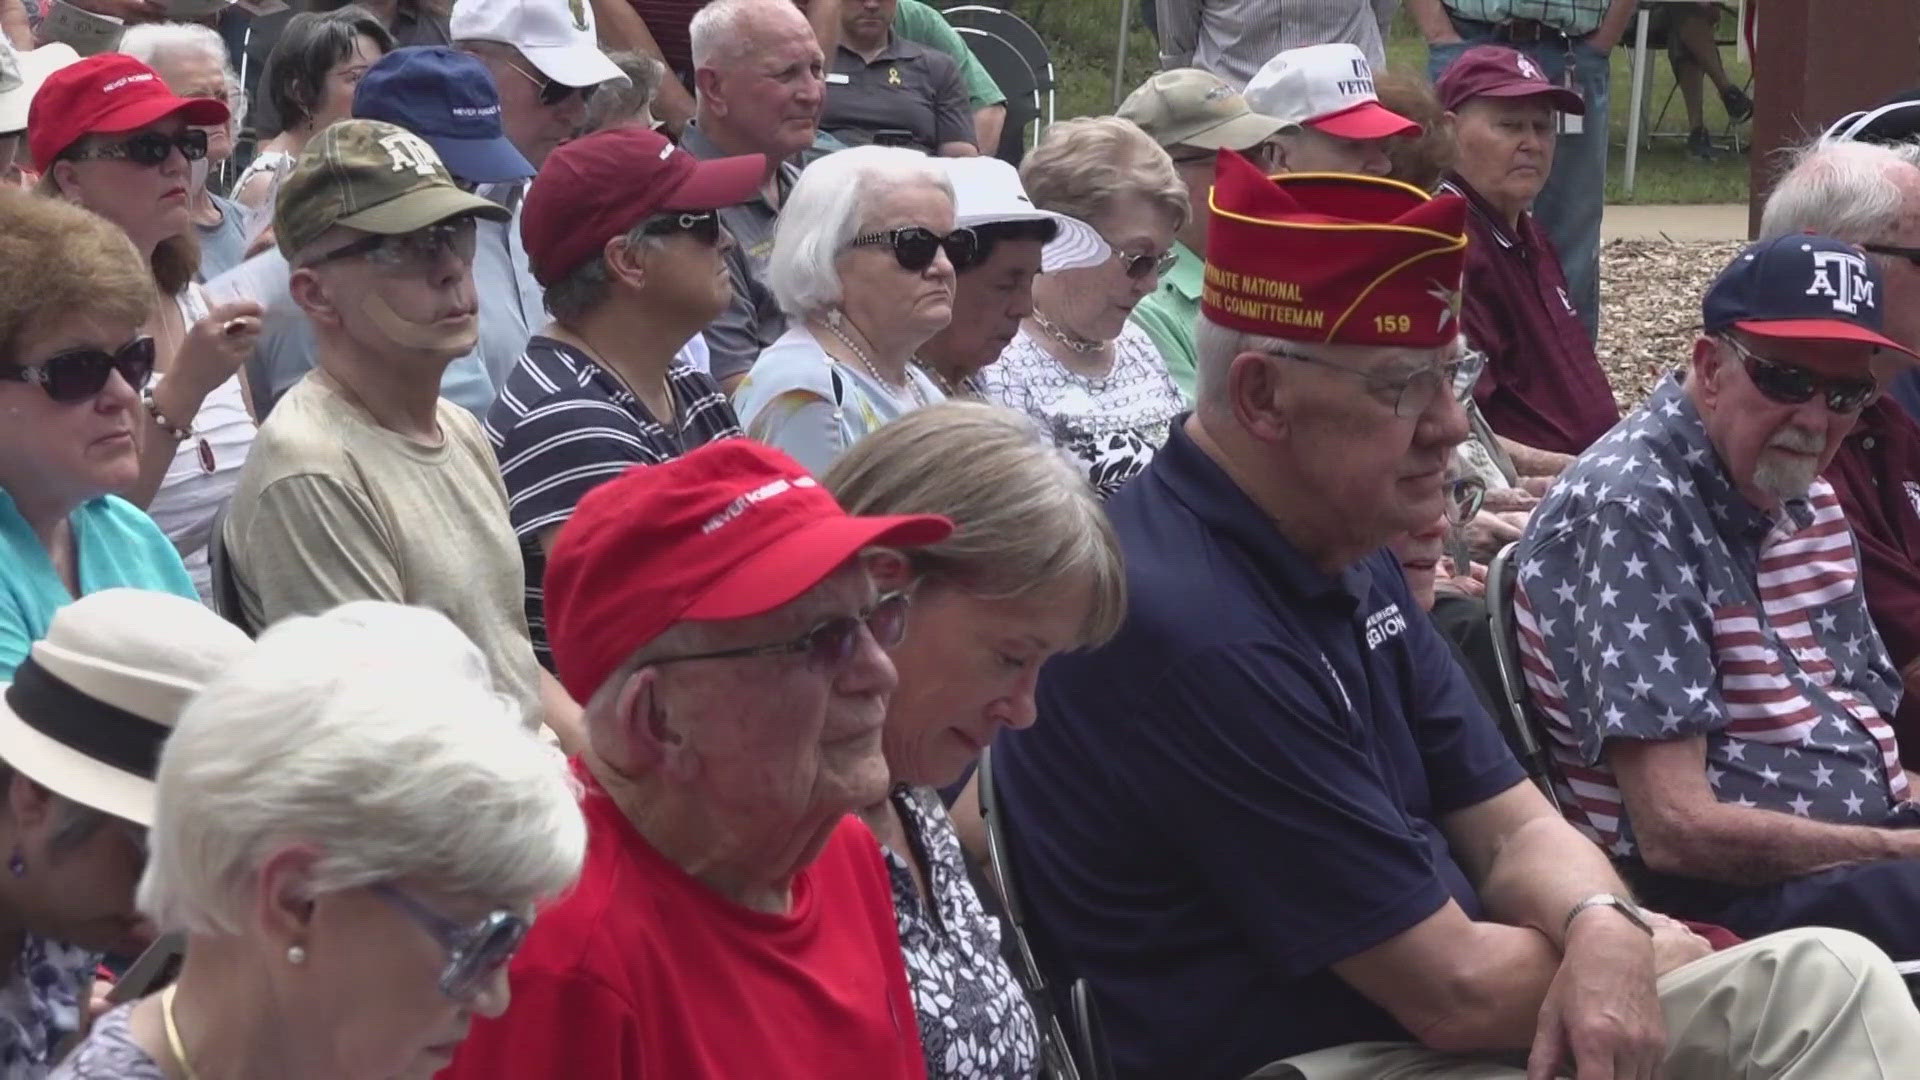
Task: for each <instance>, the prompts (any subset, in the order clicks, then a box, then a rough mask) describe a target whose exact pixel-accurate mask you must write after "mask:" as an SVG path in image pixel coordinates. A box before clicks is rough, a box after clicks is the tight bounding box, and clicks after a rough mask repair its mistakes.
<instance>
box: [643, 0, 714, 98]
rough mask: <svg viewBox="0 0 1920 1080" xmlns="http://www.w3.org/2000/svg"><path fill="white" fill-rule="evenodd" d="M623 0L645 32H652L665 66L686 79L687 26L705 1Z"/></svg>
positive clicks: (689, 56)
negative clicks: (641, 23) (636, 14)
mask: <svg viewBox="0 0 1920 1080" xmlns="http://www.w3.org/2000/svg"><path fill="white" fill-rule="evenodd" d="M627 2H628V3H629V4H632V5H633V10H634V11H635V12H636V13H638V14H639V16H640V21H642V22H644V23H646V24H647V32H648V33H649V34H652V35H653V41H654V44H656V45H658V46H660V56H661V57H662V58H663V59H664V60H666V62H667V69H668V70H669V71H671V72H673V75H674V77H675V78H677V79H680V80H682V81H689V80H690V79H691V78H692V76H693V39H692V38H691V37H689V36H687V26H688V24H690V23H692V22H693V13H694V12H696V11H699V10H700V9H701V8H702V7H704V6H706V0H627Z"/></svg>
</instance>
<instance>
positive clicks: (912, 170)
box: [767, 146, 953, 319]
mask: <svg viewBox="0 0 1920 1080" xmlns="http://www.w3.org/2000/svg"><path fill="white" fill-rule="evenodd" d="M915 183H920V184H926V185H927V186H929V187H935V188H939V189H940V190H941V191H943V192H945V193H946V196H947V199H948V201H949V202H951V201H952V199H953V182H952V181H950V180H948V179H947V173H946V170H945V169H943V168H941V167H940V166H939V165H938V164H937V163H935V162H934V160H933V159H932V158H929V157H928V156H926V155H925V154H923V153H921V152H920V151H918V150H908V149H906V148H904V147H897V146H857V147H854V148H853V149H851V150H841V151H839V152H838V153H833V154H828V155H827V156H826V157H823V158H821V159H819V160H818V161H815V162H814V163H813V164H811V165H809V166H807V167H806V169H805V170H803V171H802V172H801V173H800V180H799V182H797V183H795V184H794V185H793V190H792V191H791V192H789V193H788V194H787V201H786V205H784V206H782V207H781V208H780V220H779V223H778V224H776V225H775V226H774V229H773V252H772V254H771V255H769V256H768V257H767V288H768V289H770V290H771V291H772V292H773V298H774V300H775V301H776V302H778V303H779V305H780V310H781V311H783V312H785V313H786V314H787V317H788V318H793V319H801V318H805V317H806V316H808V315H813V314H816V313H818V312H821V311H825V310H827V309H829V308H832V307H835V306H837V305H838V304H839V303H840V294H841V290H840V271H839V269H838V268H837V267H836V266H835V265H834V263H835V260H836V259H838V258H839V257H840V253H841V252H843V251H845V250H847V246H848V245H849V244H851V243H852V242H853V238H854V237H855V236H857V235H859V233H860V230H861V229H862V228H863V227H865V226H866V225H867V224H869V223H868V222H865V221H863V219H862V217H861V214H862V212H863V211H864V210H866V209H867V208H868V207H870V206H871V205H872V204H873V202H874V200H875V199H876V198H877V197H878V196H879V194H880V193H881V192H883V191H885V190H887V189H889V188H892V187H899V186H905V185H909V184H915ZM873 224H874V225H875V227H881V226H882V225H883V224H884V223H873Z"/></svg>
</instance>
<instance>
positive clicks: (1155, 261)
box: [1113, 248, 1180, 281]
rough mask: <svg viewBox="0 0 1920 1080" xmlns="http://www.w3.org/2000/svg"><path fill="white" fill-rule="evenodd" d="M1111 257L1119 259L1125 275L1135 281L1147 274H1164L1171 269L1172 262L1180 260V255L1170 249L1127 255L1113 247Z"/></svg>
mask: <svg viewBox="0 0 1920 1080" xmlns="http://www.w3.org/2000/svg"><path fill="white" fill-rule="evenodd" d="M1113 257H1114V258H1116V259H1119V260H1120V265H1121V267H1123V268H1124V269H1125V270H1126V271H1127V276H1128V277H1130V278H1132V279H1133V280H1135V281H1139V280H1140V279H1141V278H1143V277H1146V276H1147V275H1148V274H1164V273H1166V272H1167V271H1169V270H1171V269H1173V264H1174V263H1177V262H1179V261H1180V256H1178V255H1175V254H1174V253H1173V252H1171V251H1163V252H1161V253H1160V254H1158V255H1129V254H1127V253H1126V252H1124V251H1121V250H1119V249H1118V248H1115V249H1114V252H1113Z"/></svg>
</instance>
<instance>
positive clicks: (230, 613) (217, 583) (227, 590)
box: [207, 506, 253, 635]
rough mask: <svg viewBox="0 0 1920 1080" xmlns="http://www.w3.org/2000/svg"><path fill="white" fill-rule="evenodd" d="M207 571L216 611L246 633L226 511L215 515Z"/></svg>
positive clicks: (246, 627)
mask: <svg viewBox="0 0 1920 1080" xmlns="http://www.w3.org/2000/svg"><path fill="white" fill-rule="evenodd" d="M207 571H208V573H210V574H211V575H212V577H213V610H214V613H215V614H217V615H219V616H220V617H221V618H223V619H225V620H227V621H228V622H230V623H232V624H233V625H235V626H237V627H239V628H240V629H242V630H245V631H246V632H247V633H248V634H249V635H251V634H252V633H253V628H252V627H250V626H248V625H247V617H246V615H245V614H243V613H242V611H241V607H240V581H239V579H238V578H235V577H234V576H233V561H232V559H230V558H228V556H227V508H226V507H224V506H223V507H221V508H220V512H219V513H217V514H215V515H213V531H212V533H210V534H209V535H208V536H207Z"/></svg>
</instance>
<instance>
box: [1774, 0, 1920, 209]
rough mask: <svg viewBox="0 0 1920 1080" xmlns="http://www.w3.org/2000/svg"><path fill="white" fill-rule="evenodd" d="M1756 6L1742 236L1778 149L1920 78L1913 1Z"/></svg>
mask: <svg viewBox="0 0 1920 1080" xmlns="http://www.w3.org/2000/svg"><path fill="white" fill-rule="evenodd" d="M1747 2H1748V3H1749V4H1751V5H1755V6H1756V7H1757V8H1758V11H1757V13H1756V15H1757V18H1758V27H1757V32H1756V37H1757V39H1758V40H1757V41H1756V48H1755V53H1754V62H1753V70H1754V79H1753V87H1754V93H1753V98H1754V119H1753V146H1752V148H1751V149H1750V150H1749V151H1748V155H1747V163H1748V165H1747V167H1748V172H1749V175H1750V176H1751V178H1752V192H1753V193H1752V196H1751V200H1750V202H1749V204H1748V230H1749V235H1751V234H1752V233H1753V232H1757V231H1758V230H1759V226H1760V208H1761V207H1762V206H1763V205H1765V203H1766V199H1767V193H1768V192H1770V191H1772V190H1773V182H1774V180H1775V179H1776V178H1777V177H1778V175H1779V172H1780V161H1779V156H1778V151H1780V150H1782V149H1785V148H1787V147H1792V146H1797V145H1799V144H1801V143H1804V142H1805V141H1806V140H1808V139H1810V138H1812V137H1813V136H1815V135H1818V134H1819V133H1820V132H1822V131H1824V130H1825V129H1826V127H1827V125H1829V124H1831V123H1833V122H1834V121H1835V120H1838V119H1839V118H1840V117H1842V116H1845V115H1846V114H1847V113H1850V112H1853V111H1854V110H1856V109H1865V108H1869V107H1871V106H1873V105H1876V104H1878V103H1879V102H1881V101H1883V100H1885V99H1886V98H1887V97H1889V96H1891V95H1892V94H1894V93H1896V92H1898V91H1901V90H1906V89H1909V88H1911V87H1913V86H1916V85H1920V3H1916V2H1915V0H1747Z"/></svg>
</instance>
